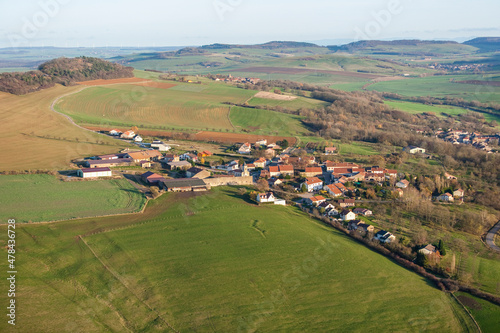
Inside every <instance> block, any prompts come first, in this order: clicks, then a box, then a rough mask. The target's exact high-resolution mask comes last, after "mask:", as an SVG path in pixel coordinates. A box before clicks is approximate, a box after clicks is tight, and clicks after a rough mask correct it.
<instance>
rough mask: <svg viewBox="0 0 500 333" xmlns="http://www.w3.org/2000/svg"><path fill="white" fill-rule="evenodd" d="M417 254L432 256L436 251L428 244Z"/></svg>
mask: <svg viewBox="0 0 500 333" xmlns="http://www.w3.org/2000/svg"><path fill="white" fill-rule="evenodd" d="M418 252H420V253H423V254H425V255H426V256H429V255H433V254H436V253H437V249H436V247H435V246H434V245H432V244H428V245H427V246H426V247H423V248H421V249H420V250H418Z"/></svg>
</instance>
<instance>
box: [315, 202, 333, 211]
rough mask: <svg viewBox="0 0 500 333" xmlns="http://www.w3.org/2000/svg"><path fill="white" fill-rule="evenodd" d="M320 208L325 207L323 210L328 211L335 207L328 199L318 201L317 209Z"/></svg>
mask: <svg viewBox="0 0 500 333" xmlns="http://www.w3.org/2000/svg"><path fill="white" fill-rule="evenodd" d="M321 208H324V209H325V211H328V210H330V209H335V206H334V205H332V204H331V203H330V202H328V201H323V202H322V203H320V204H319V205H318V209H321Z"/></svg>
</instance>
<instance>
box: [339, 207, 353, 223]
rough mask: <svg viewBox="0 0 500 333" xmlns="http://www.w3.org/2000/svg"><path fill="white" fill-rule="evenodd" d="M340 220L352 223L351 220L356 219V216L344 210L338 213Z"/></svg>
mask: <svg viewBox="0 0 500 333" xmlns="http://www.w3.org/2000/svg"><path fill="white" fill-rule="evenodd" d="M340 218H341V219H342V221H352V220H355V219H356V214H354V213H353V212H351V211H350V210H348V209H344V210H343V211H342V212H341V213H340Z"/></svg>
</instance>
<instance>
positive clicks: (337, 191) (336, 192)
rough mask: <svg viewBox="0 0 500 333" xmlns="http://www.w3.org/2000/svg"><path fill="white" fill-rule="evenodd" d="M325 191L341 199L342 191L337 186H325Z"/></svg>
mask: <svg viewBox="0 0 500 333" xmlns="http://www.w3.org/2000/svg"><path fill="white" fill-rule="evenodd" d="M323 190H325V191H327V192H328V194H330V195H331V196H333V197H340V196H341V195H342V191H341V190H340V189H339V188H338V187H337V186H335V184H330V185H325V187H323Z"/></svg>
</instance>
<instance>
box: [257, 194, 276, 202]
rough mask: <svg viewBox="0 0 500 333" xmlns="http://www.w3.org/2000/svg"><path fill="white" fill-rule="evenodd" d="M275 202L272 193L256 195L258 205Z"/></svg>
mask: <svg viewBox="0 0 500 333" xmlns="http://www.w3.org/2000/svg"><path fill="white" fill-rule="evenodd" d="M275 200H276V197H275V196H274V194H273V193H272V192H267V193H259V194H257V201H258V202H260V203H264V202H274V201H275Z"/></svg>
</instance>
